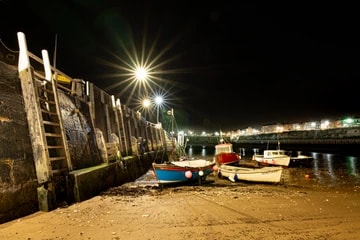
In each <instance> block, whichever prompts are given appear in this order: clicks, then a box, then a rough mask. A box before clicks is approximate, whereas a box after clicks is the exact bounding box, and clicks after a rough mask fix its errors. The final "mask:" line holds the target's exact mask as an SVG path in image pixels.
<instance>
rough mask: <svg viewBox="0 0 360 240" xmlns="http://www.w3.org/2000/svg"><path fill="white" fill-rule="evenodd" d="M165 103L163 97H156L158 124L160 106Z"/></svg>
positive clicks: (157, 120) (157, 121)
mask: <svg viewBox="0 0 360 240" xmlns="http://www.w3.org/2000/svg"><path fill="white" fill-rule="evenodd" d="M162 102H163V98H162V97H161V96H156V97H155V103H156V123H159V108H160V105H161V104H162Z"/></svg>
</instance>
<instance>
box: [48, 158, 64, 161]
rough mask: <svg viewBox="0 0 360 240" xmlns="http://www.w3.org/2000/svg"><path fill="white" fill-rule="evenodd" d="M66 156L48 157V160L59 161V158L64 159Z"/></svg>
mask: <svg viewBox="0 0 360 240" xmlns="http://www.w3.org/2000/svg"><path fill="white" fill-rule="evenodd" d="M65 159H66V157H51V158H49V160H50V161H59V160H65Z"/></svg>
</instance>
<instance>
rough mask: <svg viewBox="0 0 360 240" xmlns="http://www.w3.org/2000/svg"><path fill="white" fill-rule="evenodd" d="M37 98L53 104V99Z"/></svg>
mask: <svg viewBox="0 0 360 240" xmlns="http://www.w3.org/2000/svg"><path fill="white" fill-rule="evenodd" d="M39 100H40V101H42V102H46V103H49V104H53V105H55V102H54V101H51V100H48V99H45V98H39Z"/></svg>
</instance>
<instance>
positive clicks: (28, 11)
mask: <svg viewBox="0 0 360 240" xmlns="http://www.w3.org/2000/svg"><path fill="white" fill-rule="evenodd" d="M20 5H21V6H22V7H19V6H20ZM0 9H1V12H2V14H1V16H0V20H1V28H0V39H1V40H2V42H4V43H5V44H6V45H7V47H9V48H11V49H14V50H17V49H18V45H17V36H16V33H17V32H18V31H22V32H24V33H25V35H26V38H27V43H28V48H29V51H30V52H32V53H34V54H36V55H38V56H41V50H42V49H47V50H48V51H49V55H50V58H51V59H53V57H54V49H55V39H57V48H56V50H57V51H56V52H57V54H56V67H57V68H58V69H60V70H61V71H62V72H64V73H66V74H67V75H69V76H71V77H73V78H81V79H84V80H86V81H90V82H92V83H94V84H95V85H97V86H98V87H101V88H103V89H106V91H107V92H109V93H110V94H114V95H115V96H117V97H118V98H120V100H121V101H122V102H123V103H126V104H128V105H129V106H130V107H132V108H138V107H139V100H140V99H141V98H142V97H144V96H145V95H149V96H150V95H153V94H155V93H161V94H163V95H164V97H165V101H166V102H165V105H163V107H164V108H163V109H161V111H160V112H161V113H162V112H166V110H167V109H171V108H173V109H174V112H175V116H176V118H177V120H178V124H180V126H181V127H188V128H190V129H191V128H193V129H204V130H208V131H209V130H236V129H244V128H247V127H258V126H261V125H267V124H275V123H292V122H303V121H312V120H321V119H324V118H332V119H339V118H341V117H344V116H353V117H356V116H357V117H358V116H359V112H360V111H359V110H360V109H359V98H358V92H359V90H358V89H359V88H358V87H357V85H355V83H358V82H359V81H358V80H359V75H360V74H359V72H360V71H359V69H360V68H359V67H360V65H359V63H360V60H359V59H360V55H359V53H360V51H359V43H360V37H359V36H358V35H359V34H358V30H359V26H360V25H359V24H360V17H359V16H360V15H359V14H358V10H357V9H358V8H357V7H356V5H355V3H354V5H349V4H345V3H339V2H334V3H331V4H330V3H328V2H326V3H321V4H320V3H318V4H314V3H313V2H309V3H308V4H306V3H304V2H298V3H295V2H291V3H285V4H284V3H281V4H280V3H273V2H268V3H254V2H252V3H242V2H241V1H130V0H128V1H115V0H114V1H110V0H102V1H96V0H92V1H90V0H72V1H71V0H69V1H56V0H55V1H40V0H28V1H17V0H11V1H10V0H0ZM134 46H135V47H134ZM134 49H136V50H134ZM135 53H136V54H137V56H139V59H140V60H141V59H145V60H148V63H153V65H152V66H153V67H154V69H153V70H152V72H153V74H152V75H151V76H152V77H150V81H149V83H150V86H151V87H149V86H147V87H145V86H135V85H134V84H129V81H127V79H128V78H129V72H128V71H126V69H124V68H127V67H128V66H130V65H131V61H130V56H132V58H133V57H134V56H135ZM142 55H143V56H144V57H143V58H141V56H142ZM128 64H130V65H128ZM355 81H356V82H355ZM153 120H155V119H153Z"/></svg>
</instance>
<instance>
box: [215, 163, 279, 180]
mask: <svg viewBox="0 0 360 240" xmlns="http://www.w3.org/2000/svg"><path fill="white" fill-rule="evenodd" d="M282 171H283V168H282V167H281V166H278V167H277V166H273V167H260V168H250V167H238V166H230V165H221V166H220V167H219V176H220V177H227V178H229V179H230V180H231V181H233V182H236V181H248V182H262V183H266V182H267V183H279V182H280V181H281V175H282Z"/></svg>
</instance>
